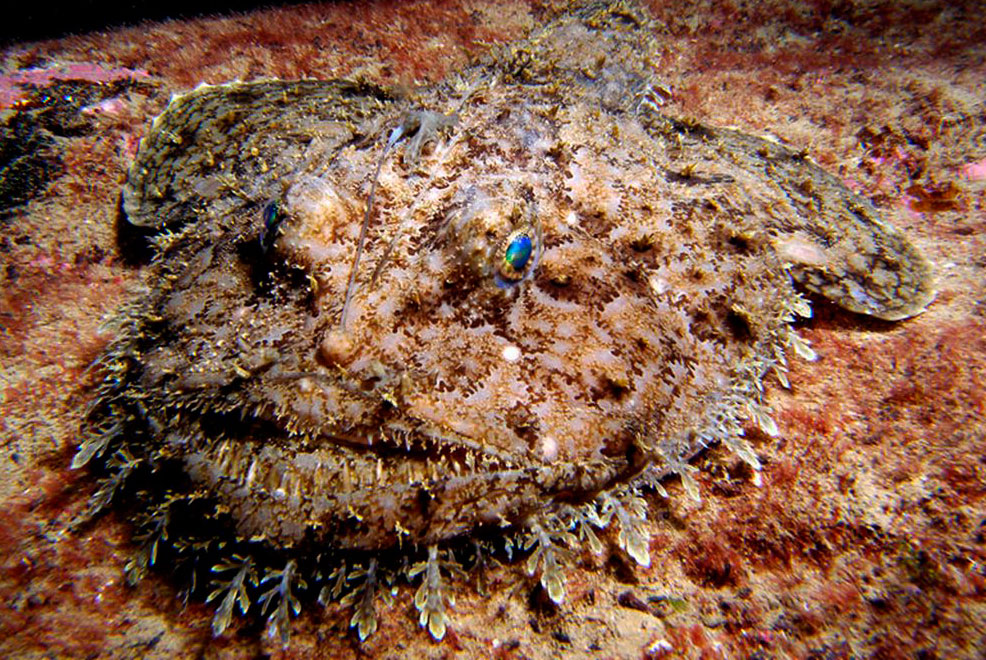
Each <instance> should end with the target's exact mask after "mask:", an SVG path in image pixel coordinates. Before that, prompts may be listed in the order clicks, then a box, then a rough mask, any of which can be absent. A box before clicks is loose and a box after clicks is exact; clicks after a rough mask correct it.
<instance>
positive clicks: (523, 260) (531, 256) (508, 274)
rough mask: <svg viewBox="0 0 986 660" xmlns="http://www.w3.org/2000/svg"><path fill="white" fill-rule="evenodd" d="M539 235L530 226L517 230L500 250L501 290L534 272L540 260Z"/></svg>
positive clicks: (499, 274) (497, 282) (499, 285)
mask: <svg viewBox="0 0 986 660" xmlns="http://www.w3.org/2000/svg"><path fill="white" fill-rule="evenodd" d="M538 238H539V237H538V234H537V232H536V231H535V230H534V229H533V228H532V227H530V226H528V227H524V228H522V229H517V230H515V231H513V232H511V233H510V235H509V236H507V239H506V240H505V241H504V242H503V243H502V244H501V245H502V247H501V248H500V249H501V250H502V251H501V253H500V254H501V255H502V260H501V261H500V264H499V267H498V268H497V272H496V285H497V286H498V287H500V288H501V289H504V288H507V287H510V286H513V285H514V284H517V283H518V282H520V281H521V280H523V279H526V278H527V276H528V275H530V274H531V272H532V271H533V270H534V267H535V266H536V265H537V258H538V254H539V252H538V250H539V246H538Z"/></svg>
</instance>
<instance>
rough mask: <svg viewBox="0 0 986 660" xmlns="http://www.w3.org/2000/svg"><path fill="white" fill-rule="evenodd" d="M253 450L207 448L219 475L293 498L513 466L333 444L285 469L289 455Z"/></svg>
mask: <svg viewBox="0 0 986 660" xmlns="http://www.w3.org/2000/svg"><path fill="white" fill-rule="evenodd" d="M257 453H259V447H258V446H257V445H256V444H254V443H251V442H242V441H234V440H222V441H220V443H219V444H218V445H217V446H216V448H215V449H214V450H213V451H211V452H208V454H211V455H212V457H213V458H212V462H213V464H214V466H215V469H216V471H217V472H218V473H219V474H220V475H222V477H221V478H222V479H225V480H229V481H232V482H233V483H235V484H237V485H238V486H245V487H248V488H251V489H253V488H258V489H260V490H262V491H264V492H268V493H272V494H275V495H278V496H291V497H296V498H304V497H306V496H307V495H310V494H311V493H326V492H329V493H331V492H333V491H338V492H342V493H354V492H358V491H361V490H367V489H374V488H381V487H386V486H392V485H395V484H406V485H408V486H414V485H420V484H424V483H428V482H431V481H437V480H440V479H442V478H447V477H448V476H450V475H451V476H463V475H468V474H476V473H477V472H481V473H483V474H489V473H492V472H497V471H501V470H510V469H515V467H516V466H514V465H513V464H510V463H505V462H504V461H501V460H499V459H496V458H492V457H490V456H487V455H485V454H479V453H477V452H473V451H468V450H467V451H466V452H465V453H464V456H463V459H462V460H458V459H453V458H452V457H451V456H449V455H447V454H437V455H435V454H434V453H430V454H418V455H417V456H416V457H415V458H414V459H412V460H408V459H405V458H403V457H402V456H400V455H399V454H395V455H393V456H389V457H379V456H378V457H372V456H360V455H359V454H355V452H354V455H345V454H343V453H341V452H338V450H337V452H336V454H335V456H332V457H331V458H330V459H329V460H324V459H323V460H318V461H317V462H315V463H314V465H313V466H312V467H311V468H310V469H305V468H299V467H297V466H296V465H294V464H293V463H292V464H290V465H289V466H288V467H287V469H284V468H282V467H281V466H280V465H276V464H275V462H279V461H281V460H289V459H283V458H282V457H270V458H266V457H258V456H256V455H255V454H257ZM347 453H348V452H347ZM422 459H423V460H422Z"/></svg>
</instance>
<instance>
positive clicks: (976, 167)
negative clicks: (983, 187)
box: [959, 158, 986, 181]
mask: <svg viewBox="0 0 986 660" xmlns="http://www.w3.org/2000/svg"><path fill="white" fill-rule="evenodd" d="M959 171H960V172H961V173H962V175H963V176H964V177H965V178H967V179H969V181H986V158H983V159H982V160H978V161H976V162H974V163H966V164H965V165H963V166H962V167H960V168H959Z"/></svg>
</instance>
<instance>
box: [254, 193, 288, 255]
mask: <svg viewBox="0 0 986 660" xmlns="http://www.w3.org/2000/svg"><path fill="white" fill-rule="evenodd" d="M261 217H262V219H263V226H261V227H260V249H261V250H263V251H264V252H267V250H269V249H270V248H271V246H272V245H274V241H275V240H276V239H277V228H278V227H280V226H281V223H282V222H284V218H285V217H286V216H285V214H284V210H283V209H282V208H281V203H280V202H278V201H277V200H276V199H275V200H271V201H270V202H267V204H266V206H264V211H263V214H262V215H261Z"/></svg>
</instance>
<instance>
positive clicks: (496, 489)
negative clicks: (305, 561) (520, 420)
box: [175, 420, 642, 550]
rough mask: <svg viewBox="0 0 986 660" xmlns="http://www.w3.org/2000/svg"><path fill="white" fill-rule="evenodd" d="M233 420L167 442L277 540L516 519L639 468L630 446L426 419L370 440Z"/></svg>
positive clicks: (250, 532) (391, 542)
mask: <svg viewBox="0 0 986 660" xmlns="http://www.w3.org/2000/svg"><path fill="white" fill-rule="evenodd" d="M217 421H218V420H217ZM240 424H241V427H240V429H239V432H238V433H229V432H227V433H226V434H225V435H224V436H223V437H222V438H220V439H213V440H206V439H205V438H201V439H200V440H198V441H195V442H194V443H193V444H195V445H198V446H199V448H198V449H196V450H194V451H188V447H187V446H186V447H185V450H184V451H182V452H175V453H180V454H181V456H182V459H181V460H182V462H183V467H182V469H183V470H184V471H185V473H186V474H187V475H188V476H189V477H190V478H191V479H192V481H193V482H195V483H197V484H199V485H200V486H204V487H206V488H207V489H208V490H209V491H210V492H211V493H212V495H213V496H214V497H215V498H216V499H217V501H218V503H219V504H220V505H221V507H222V508H223V509H224V510H226V511H228V512H229V513H230V514H231V517H232V519H233V521H234V524H235V525H236V528H237V533H238V534H239V536H240V537H241V538H245V539H257V538H263V539H265V540H266V541H268V542H269V543H271V544H273V545H275V546H278V547H294V546H298V545H301V544H304V543H310V542H314V543H316V544H317V545H320V546H322V547H334V548H337V549H341V550H383V549H387V548H389V547H393V546H396V545H401V544H405V543H413V544H431V543H437V542H443V541H447V540H450V539H454V538H456V537H459V536H463V535H466V534H471V533H473V532H475V531H476V530H478V529H481V528H503V527H522V526H523V524H524V522H525V521H526V520H528V519H529V518H530V516H532V515H534V514H535V513H536V512H538V511H542V510H544V509H545V507H551V506H556V505H561V504H572V505H577V504H581V503H584V502H586V501H588V500H591V499H592V498H593V497H595V496H596V495H597V494H598V493H599V492H601V491H603V490H605V489H607V488H609V487H610V486H611V485H612V484H613V483H616V482H618V481H623V480H626V479H627V478H628V475H629V473H630V472H633V471H639V470H640V469H642V468H641V467H640V466H639V465H634V461H633V459H632V458H631V457H629V456H619V457H599V458H598V459H597V460H593V461H586V462H584V463H581V464H577V463H572V462H562V463H559V464H548V463H544V462H537V461H534V460H531V459H530V458H529V457H523V458H512V457H508V456H505V455H503V454H502V453H501V452H496V451H494V450H491V449H490V448H488V447H487V448H486V450H485V451H484V450H481V449H480V447H481V443H480V442H479V441H478V440H477V439H475V438H466V437H461V436H457V435H456V434H453V433H451V432H448V431H445V432H443V433H442V434H441V435H440V436H439V435H437V431H436V430H435V429H426V430H423V429H389V430H388V433H386V434H385V433H384V432H383V431H381V430H379V429H377V431H376V433H375V436H374V440H373V441H372V442H370V441H367V437H368V435H369V434H367V433H362V432H359V431H357V430H353V431H351V432H350V433H332V434H324V435H312V434H305V435H303V436H302V435H294V436H292V435H291V434H290V433H286V432H285V431H284V429H282V428H279V427H276V426H275V425H274V424H273V423H272V422H270V421H264V420H261V421H255V422H253V423H251V424H244V423H243V422H242V421H241V422H240ZM226 428H227V430H229V429H230V428H231V427H230V426H226ZM398 431H399V432H398ZM638 462H639V461H638Z"/></svg>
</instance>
